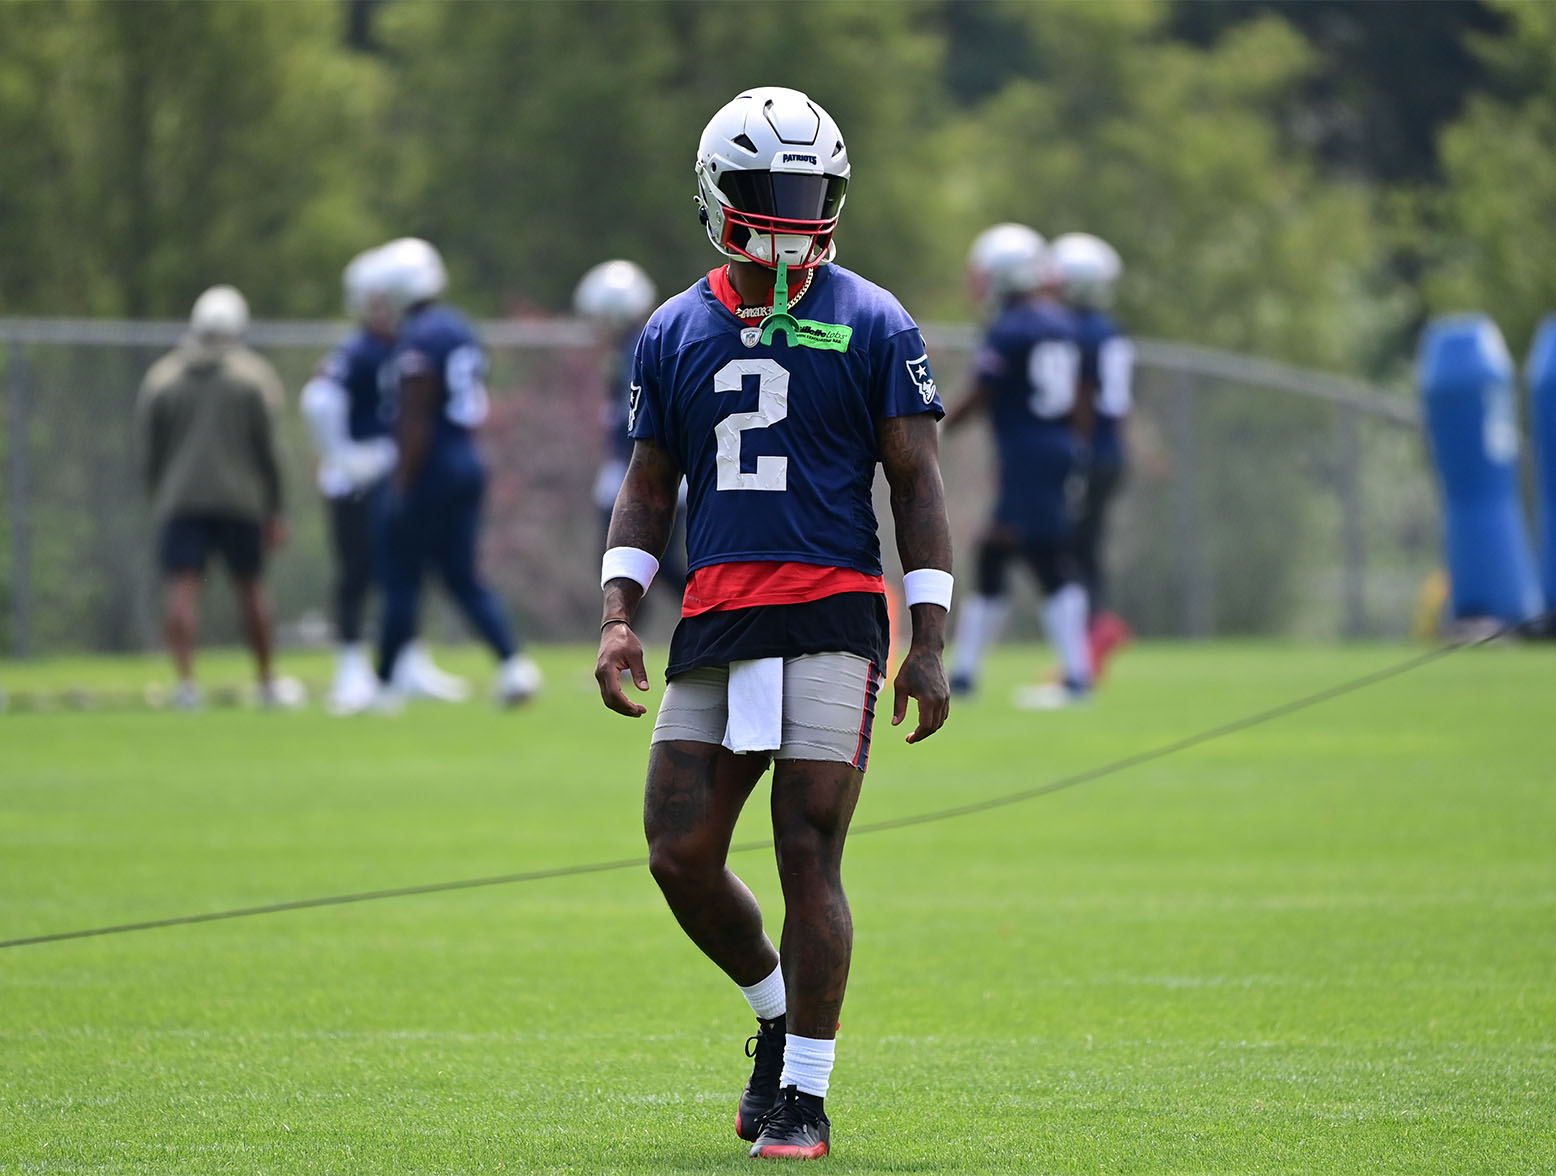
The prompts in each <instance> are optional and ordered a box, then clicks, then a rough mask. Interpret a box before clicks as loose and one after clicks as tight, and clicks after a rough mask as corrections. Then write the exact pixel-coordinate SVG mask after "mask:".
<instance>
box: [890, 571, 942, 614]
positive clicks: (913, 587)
mask: <svg viewBox="0 0 1556 1176" xmlns="http://www.w3.org/2000/svg"><path fill="white" fill-rule="evenodd" d="M953 583H955V581H954V580H952V578H951V573H950V572H942V571H941V570H940V569H939V568H915V569H914V570H913V571H911V572H908V573H906V574H905V575H904V576H903V577H902V594H903V596H905V597H906V598H907V601H908V607H909V608H911V607H913V605H915V604H938V605H939V606H940V607H941V608H944V609H949V608H950V607H951V585H952V584H953Z"/></svg>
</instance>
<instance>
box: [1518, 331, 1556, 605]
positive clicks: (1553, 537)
mask: <svg viewBox="0 0 1556 1176" xmlns="http://www.w3.org/2000/svg"><path fill="white" fill-rule="evenodd" d="M1525 371H1526V373H1527V375H1528V377H1529V396H1530V397H1531V399H1532V400H1533V401H1534V413H1533V416H1534V463H1535V466H1534V468H1535V486H1536V494H1537V496H1538V499H1539V505H1538V506H1537V507H1536V510H1537V511H1538V512H1539V514H1538V517H1539V520H1540V580H1541V583H1542V585H1543V587H1544V588H1545V607H1546V608H1547V609H1556V314H1552V315H1547V316H1546V318H1545V321H1544V322H1542V323H1541V324H1540V329H1539V330H1538V331H1536V332H1535V335H1534V345H1533V346H1532V347H1530V348H1529V363H1528V366H1527V367H1526V368H1525Z"/></svg>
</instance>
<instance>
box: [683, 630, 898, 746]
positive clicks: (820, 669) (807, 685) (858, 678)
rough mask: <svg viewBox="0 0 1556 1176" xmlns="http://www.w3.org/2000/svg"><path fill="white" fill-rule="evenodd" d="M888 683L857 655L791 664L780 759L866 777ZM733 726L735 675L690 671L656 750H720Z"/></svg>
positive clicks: (818, 656)
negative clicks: (676, 746) (670, 743)
mask: <svg viewBox="0 0 1556 1176" xmlns="http://www.w3.org/2000/svg"><path fill="white" fill-rule="evenodd" d="M883 680H884V675H883V674H882V673H881V671H880V667H878V666H877V665H876V664H875V663H874V662H872V661H870V660H869V659H868V658H863V657H859V656H858V655H856V654H852V653H807V654H804V655H803V656H801V657H786V658H784V659H783V734H782V736H781V738H782V740H783V742H782V745H781V746H780V747H779V748H778V751H777V758H778V759H806V760H830V761H834V762H841V763H845V764H851V765H852V766H853V767H855V768H858V769H859V770H860V771H861V772H862V771H864V770H865V766H866V765H867V764H868V763H869V761H870V729H871V727H873V726H874V724H875V698H876V695H877V694H878V693H879V692H880V689H881V682H882V681H883ZM728 721H729V668H728V667H727V666H705V667H703V668H702V669H697V670H687V671H686V672H685V673H684V674H679V675H677V676H676V677H675V678H674V679H673V680H672V681H671V682H670V683H669V685H667V686H666V687H665V697H664V701H663V702H661V703H660V704H659V718H658V719H657V720H656V721H655V723H654V739H653V742H655V743H663V742H666V741H667V740H672V739H675V740H687V741H690V742H692V743H720V744H721V743H723V742H724V727H725V725H726V723H728Z"/></svg>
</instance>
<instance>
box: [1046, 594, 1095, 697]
mask: <svg viewBox="0 0 1556 1176" xmlns="http://www.w3.org/2000/svg"><path fill="white" fill-rule="evenodd" d="M1086 613H1087V604H1086V589H1084V588H1082V587H1081V586H1080V585H1079V584H1066V585H1065V586H1064V587H1063V588H1061V589H1059V591H1057V592H1055V593H1054V594H1053V595H1052V596H1050V597H1049V598H1048V599H1047V600H1045V601H1043V630H1044V632H1046V633H1047V634H1048V641H1049V643H1050V644H1051V645H1052V646H1053V647H1054V651H1055V652H1056V653H1058V655H1059V665H1060V666H1061V667H1062V668H1063V670H1064V680H1065V682H1066V683H1067V684H1070V685H1078V686H1090V685H1091V647H1090V646H1089V645H1087V643H1086Z"/></svg>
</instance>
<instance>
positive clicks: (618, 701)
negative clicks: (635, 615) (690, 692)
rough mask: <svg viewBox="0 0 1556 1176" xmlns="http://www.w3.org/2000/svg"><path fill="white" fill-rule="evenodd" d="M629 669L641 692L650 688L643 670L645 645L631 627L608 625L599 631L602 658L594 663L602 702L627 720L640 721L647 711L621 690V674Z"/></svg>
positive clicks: (595, 678)
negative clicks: (638, 719)
mask: <svg viewBox="0 0 1556 1176" xmlns="http://www.w3.org/2000/svg"><path fill="white" fill-rule="evenodd" d="M623 670H629V671H631V673H632V682H633V685H635V686H636V687H637V688H638V689H639V690H647V689H648V671H647V670H646V669H644V668H643V643H642V642H641V641H639V640H638V635H637V634H636V633H634V632H633V631H632V626H631V625H623V624H613V625H606V626H605V628H603V629H601V630H600V656H599V657H598V658H596V659H595V662H594V680H595V681H596V682H598V683H599V684H600V699H601V700H602V701H603V702H604V703H605V705H606V706H608V707H609V708H610V709H611V710H613V711H615V712H616V713H617V714H619V715H626V716H627V717H628V718H632V719H636V718H641V717H642V716H643V715H645V714H647V713H648V708H647V707H646V706H643V705H641V704H640V703H636V702H633V701H632V700H631V699H630V698H628V697H627V696H626V694H625V693H623V691H622V689H621V672H622V671H623Z"/></svg>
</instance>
